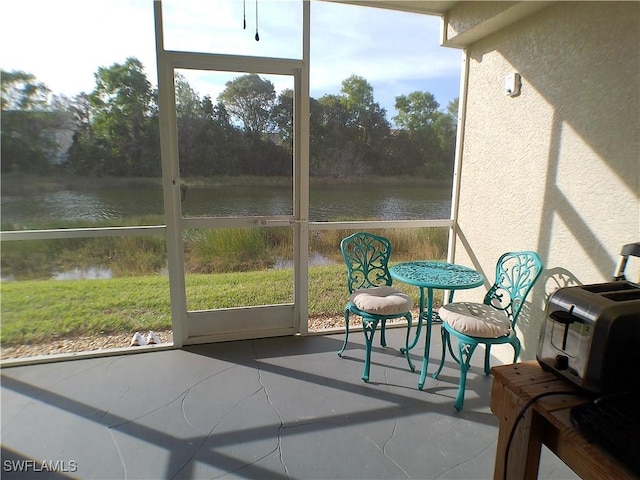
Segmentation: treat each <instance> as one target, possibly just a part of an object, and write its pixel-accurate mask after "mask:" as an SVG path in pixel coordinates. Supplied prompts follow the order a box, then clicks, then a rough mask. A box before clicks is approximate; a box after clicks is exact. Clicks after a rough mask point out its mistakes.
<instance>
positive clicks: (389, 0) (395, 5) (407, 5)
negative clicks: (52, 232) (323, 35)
mask: <svg viewBox="0 0 640 480" xmlns="http://www.w3.org/2000/svg"><path fill="white" fill-rule="evenodd" d="M328 1H331V2H336V3H348V4H350V5H361V6H364V7H377V8H386V9H390V10H399V11H403V12H413V13H423V14H429V15H439V16H441V15H444V14H445V12H447V10H449V9H451V8H452V7H453V6H454V5H455V4H456V3H459V2H458V1H431V0H328Z"/></svg>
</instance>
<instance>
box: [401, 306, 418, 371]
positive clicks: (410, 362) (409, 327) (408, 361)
mask: <svg viewBox="0 0 640 480" xmlns="http://www.w3.org/2000/svg"><path fill="white" fill-rule="evenodd" d="M405 318H406V319H407V340H406V342H405V345H409V336H410V334H411V322H412V321H413V319H412V318H411V312H408V313H407V314H406V315H405ZM400 352H401V353H404V354H405V356H406V357H407V363H409V368H410V369H411V371H412V372H415V371H416V367H415V365H414V364H413V362H412V361H411V356H410V355H409V349H408V348H401V349H400Z"/></svg>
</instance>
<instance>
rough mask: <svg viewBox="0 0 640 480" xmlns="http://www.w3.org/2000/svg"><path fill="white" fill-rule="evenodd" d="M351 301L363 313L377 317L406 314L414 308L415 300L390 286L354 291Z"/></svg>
mask: <svg viewBox="0 0 640 480" xmlns="http://www.w3.org/2000/svg"><path fill="white" fill-rule="evenodd" d="M349 301H350V302H351V303H353V304H354V305H355V306H356V307H358V309H360V310H362V311H363V312H367V313H373V314H375V315H396V314H400V313H406V312H408V311H409V310H411V307H413V300H411V297H409V295H406V294H404V293H402V292H401V291H400V290H398V289H397V288H393V287H388V286H382V287H370V288H361V289H359V290H354V292H353V293H352V294H351V296H350V297H349Z"/></svg>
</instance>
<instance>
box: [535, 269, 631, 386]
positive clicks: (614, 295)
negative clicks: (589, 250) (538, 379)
mask: <svg viewBox="0 0 640 480" xmlns="http://www.w3.org/2000/svg"><path fill="white" fill-rule="evenodd" d="M536 357H537V359H538V362H539V363H540V365H541V366H542V367H543V368H544V369H546V370H550V371H552V372H553V373H555V374H556V375H558V376H559V377H561V378H563V379H565V380H568V381H570V382H572V383H574V384H576V385H577V386H579V387H581V388H583V389H585V390H588V391H590V392H594V393H597V394H603V393H615V392H619V391H624V390H628V389H629V388H630V387H632V386H633V387H635V388H638V384H639V383H640V366H639V365H638V363H639V361H640V285H638V284H635V283H632V282H629V281H626V280H622V281H614V282H608V283H600V284H593V285H580V286H573V287H565V288H560V289H558V290H557V291H556V292H554V293H553V294H552V295H551V297H550V298H549V300H548V302H547V307H546V312H545V320H544V324H543V328H542V332H541V335H540V340H539V344H538V351H537V354H536Z"/></svg>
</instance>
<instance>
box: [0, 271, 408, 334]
mask: <svg viewBox="0 0 640 480" xmlns="http://www.w3.org/2000/svg"><path fill="white" fill-rule="evenodd" d="M396 286H398V287H400V288H403V289H404V290H405V291H406V292H407V293H408V294H409V295H411V296H412V297H413V298H414V301H415V302H416V303H417V301H418V297H417V295H418V292H417V289H416V288H412V287H409V286H404V285H401V284H396ZM187 292H188V294H187V299H188V304H189V306H188V308H189V310H201V309H212V308H229V307H236V306H246V305H247V304H249V305H265V304H271V303H288V302H291V301H292V298H293V285H292V272H291V271H290V270H264V271H259V272H243V273H221V274H197V275H194V274H191V275H188V276H187ZM0 294H1V313H2V330H1V335H0V341H1V342H2V344H3V345H7V346H8V345H17V344H23V345H24V344H29V343H36V342H42V341H48V340H52V339H60V338H64V337H73V336H76V335H91V334H96V335H97V334H110V333H124V332H133V331H137V330H139V331H148V330H165V329H170V328H171V313H170V299H169V279H168V277H167V276H159V275H148V276H138V277H124V278H113V279H100V280H63V281H60V280H33V281H20V282H5V283H2V284H0ZM346 298H347V290H346V281H345V268H344V266H343V265H330V266H321V267H312V268H310V269H309V316H310V317H313V316H318V315H342V310H343V308H344V304H345V301H346Z"/></svg>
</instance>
